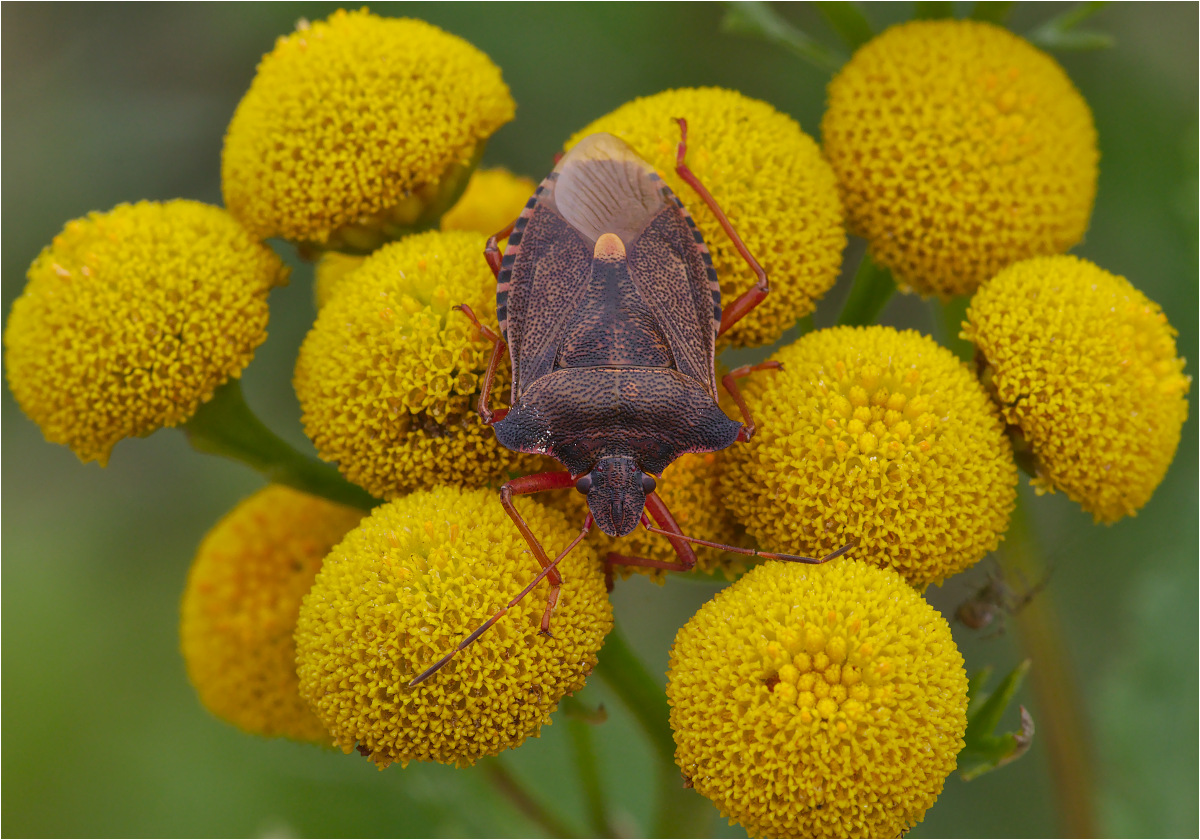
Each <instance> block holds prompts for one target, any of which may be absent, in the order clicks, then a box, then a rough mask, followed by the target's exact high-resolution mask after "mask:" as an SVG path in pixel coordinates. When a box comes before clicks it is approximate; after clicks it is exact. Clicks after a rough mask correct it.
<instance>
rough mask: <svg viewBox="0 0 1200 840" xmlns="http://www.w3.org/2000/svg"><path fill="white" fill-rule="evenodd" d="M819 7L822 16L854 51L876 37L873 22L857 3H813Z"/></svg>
mask: <svg viewBox="0 0 1200 840" xmlns="http://www.w3.org/2000/svg"><path fill="white" fill-rule="evenodd" d="M813 5H814V6H816V7H817V11H818V12H820V13H821V17H823V18H825V21H826V22H827V23H828V24H829V25H830V26H832V27H833V30H834V31H835V32H837V34H838V36H839V37H840V38H841V39H842V40H843V41H844V42H845V43H846V46H847V47H849V48H850V51H851V52H853V51H854V50H857V49H858V48H859V47H861V46H862V45H863V44H865V43H867V41H870V40H871V39H872V38H874V37H875V33H874V31H872V29H871V24H870V23H869V22H868V21H867V18H866V15H864V14H863V13H862V11H861V10H860V9H859V8H858V5H857V4H855V3H849V2H835V3H824V2H817V3H813Z"/></svg>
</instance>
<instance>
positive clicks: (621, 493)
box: [575, 455, 654, 537]
mask: <svg viewBox="0 0 1200 840" xmlns="http://www.w3.org/2000/svg"><path fill="white" fill-rule="evenodd" d="M575 489H576V490H578V491H579V492H580V493H583V494H585V495H586V496H587V500H588V509H589V510H591V512H592V518H593V519H595V520H596V525H597V526H598V527H599V528H600V530H601V531H603V532H604V533H606V534H608V535H609V536H610V537H623V536H625V535H626V534H628V533H629V532H630V531H632V530H633V529H634V528H636V527H637V526H638V522H640V521H641V518H642V510H643V509H644V508H645V507H646V496H647V495H648V494H649V493H653V492H654V476H652V475H647V474H646V473H644V472H642V471H641V469H640V468H639V467H638V463H637V461H635V460H634V459H633V458H629V457H627V456H624V455H611V456H609V457H607V458H601V459H600V460H599V461H597V462H596V466H594V467H592V471H591V472H590V473H588V474H587V475H584V476H581V477H580V479H579V481H577V482H575Z"/></svg>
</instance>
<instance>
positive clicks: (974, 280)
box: [821, 20, 1098, 299]
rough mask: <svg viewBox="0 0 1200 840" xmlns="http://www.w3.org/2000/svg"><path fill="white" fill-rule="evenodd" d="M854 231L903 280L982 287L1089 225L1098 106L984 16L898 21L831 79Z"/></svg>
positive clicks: (826, 133)
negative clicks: (1090, 105)
mask: <svg viewBox="0 0 1200 840" xmlns="http://www.w3.org/2000/svg"><path fill="white" fill-rule="evenodd" d="M821 136H822V140H823V142H824V147H825V154H826V155H827V157H828V158H829V162H830V163H831V164H833V168H834V170H835V171H836V172H837V176H838V181H839V184H840V186H841V190H842V198H843V200H844V201H845V205H846V216H847V222H848V225H849V227H850V230H851V232H852V233H856V234H859V235H861V236H863V237H865V238H866V239H867V241H868V243H869V244H870V248H871V253H872V255H873V256H874V257H875V259H876V260H877V261H878V262H879V263H880V264H881V265H884V266H887V267H888V268H890V269H891V270H892V273H893V275H894V276H895V278H896V280H897V282H898V283H899V284H900V285H901V287H902V288H906V289H911V290H914V291H916V292H919V293H920V294H922V295H934V294H936V295H938V296H939V297H941V298H943V299H945V298H948V297H950V296H952V295H959V294H970V293H972V292H973V291H974V290H975V289H976V288H977V287H978V285H979V284H980V283H982V282H983V281H985V280H987V279H988V278H990V277H992V276H993V275H994V274H995V273H996V272H997V271H999V270H1000V269H1002V268H1004V267H1005V266H1007V265H1010V264H1012V263H1014V262H1016V261H1018V260H1022V259H1026V258H1027V257H1032V256H1037V255H1042V254H1056V253H1061V252H1063V251H1065V250H1067V249H1068V248H1070V247H1071V246H1072V245H1074V244H1075V243H1077V242H1078V241H1079V240H1080V239H1081V238H1082V237H1083V234H1084V232H1085V231H1086V230H1087V227H1088V220H1089V218H1090V217H1091V212H1092V202H1093V200H1094V199H1095V195H1096V172H1097V166H1096V164H1097V159H1098V152H1097V149H1096V129H1095V126H1094V124H1093V122H1092V114H1091V111H1090V110H1089V109H1088V106H1087V103H1086V102H1084V100H1083V97H1082V96H1080V94H1079V91H1078V90H1076V89H1075V87H1074V85H1072V84H1071V80H1070V79H1069V78H1067V75H1066V73H1064V72H1063V69H1062V68H1061V67H1060V66H1059V65H1058V63H1057V62H1055V61H1054V59H1053V58H1051V57H1050V56H1048V55H1047V54H1046V53H1044V52H1042V51H1040V50H1038V49H1036V48H1035V47H1033V46H1032V45H1031V44H1029V43H1028V42H1027V41H1025V40H1023V39H1022V38H1019V37H1017V36H1016V35H1013V34H1012V33H1011V32H1009V31H1007V30H1005V29H1001V28H1000V27H997V26H992V25H991V24H987V23H977V22H974V21H965V20H959V21H952V20H943V21H915V22H912V23H906V24H901V25H899V26H894V27H892V28H891V29H889V30H887V31H886V32H884V33H883V34H882V35H880V36H879V37H877V38H875V39H874V40H872V41H871V42H869V43H868V44H866V45H865V46H863V47H862V48H861V49H860V50H858V52H856V53H855V54H854V57H853V58H852V59H851V60H850V61H849V63H847V64H846V66H845V67H843V68H842V70H841V71H840V72H839V73H838V75H837V76H836V77H835V78H834V79H833V81H832V82H831V83H830V85H829V104H828V108H827V109H826V112H825V117H824V119H823V120H822V122H821Z"/></svg>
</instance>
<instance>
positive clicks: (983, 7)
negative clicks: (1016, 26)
mask: <svg viewBox="0 0 1200 840" xmlns="http://www.w3.org/2000/svg"><path fill="white" fill-rule="evenodd" d="M1015 5H1016V3H1012V2H995V0H982V1H981V2H979V3H976V4H975V7H974V8H973V9H972V10H971V20H981V21H983V22H985V23H994V24H996V25H997V26H1003V25H1004V23H1005V21H1007V20H1008V13H1009V12H1011V11H1012V7H1013V6H1015Z"/></svg>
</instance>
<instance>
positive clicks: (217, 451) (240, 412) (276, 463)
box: [183, 379, 379, 510]
mask: <svg viewBox="0 0 1200 840" xmlns="http://www.w3.org/2000/svg"><path fill="white" fill-rule="evenodd" d="M183 433H184V434H185V435H186V436H187V439H188V443H190V444H191V445H192V448H193V449H195V450H196V451H198V452H206V453H208V454H210V455H223V456H225V457H226V458H232V459H233V460H235V461H241V462H242V463H243V464H245V465H246V466H248V467H250V468H251V469H254V470H257V471H258V472H260V473H262V475H263V476H264V477H265V478H266V479H267V480H268V481H270V482H272V483H274V484H286V485H287V486H288V487H294V488H295V489H297V490H302V491H303V492H305V493H311V494H312V495H314V496H320V497H321V498H324V499H329V500H330V501H332V502H338V503H340V504H343V505H349V506H351V507H356V508H360V509H362V510H370V509H371V508H373V507H374V506H375V505H377V504H379V500H378V499H376V498H374V497H373V496H371V494H370V493H368V492H367V491H366V490H363V489H362V488H361V487H358V486H356V485H354V484H351V483H350V482H348V481H346V480H345V479H344V478H342V477H341V475H340V474H339V473H338V471H337V469H336V468H335V467H333V466H332V465H330V464H326V463H325V462H324V461H320V460H317V459H316V458H311V457H309V456H307V455H303V454H301V453H299V452H297V451H296V450H295V449H293V448H292V446H291V445H290V444H289V443H287V441H285V440H283V439H282V438H280V437H279V436H278V435H277V434H275V433H274V432H272V431H271V430H270V429H268V428H267V427H266V426H265V425H263V422H262V421H261V420H259V419H258V417H257V416H255V414H254V412H253V411H251V410H250V406H248V405H246V399H245V397H244V396H243V395H242V386H241V382H240V381H239V380H237V379H230V380H229V381H228V382H226V383H225V384H224V385H222V386H221V387H219V388H217V390H216V391H215V392H214V393H213V396H212V399H211V400H209V401H208V402H206V403H204V404H203V405H201V406H200V408H199V409H198V410H197V411H196V413H195V414H194V415H192V418H191V419H190V420H188V421H187V422H186V423H184V424H183Z"/></svg>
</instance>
